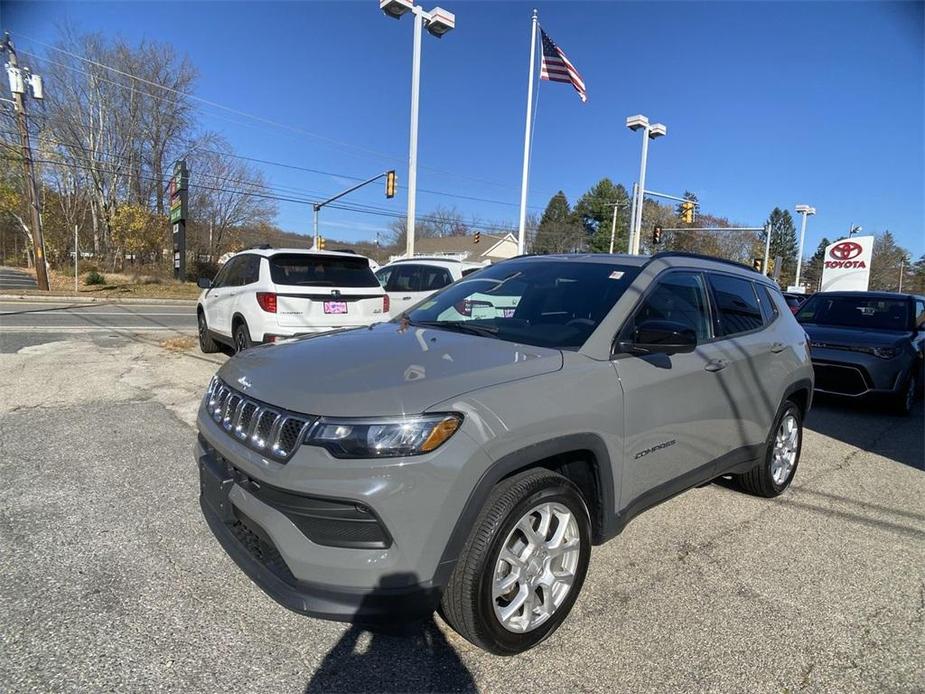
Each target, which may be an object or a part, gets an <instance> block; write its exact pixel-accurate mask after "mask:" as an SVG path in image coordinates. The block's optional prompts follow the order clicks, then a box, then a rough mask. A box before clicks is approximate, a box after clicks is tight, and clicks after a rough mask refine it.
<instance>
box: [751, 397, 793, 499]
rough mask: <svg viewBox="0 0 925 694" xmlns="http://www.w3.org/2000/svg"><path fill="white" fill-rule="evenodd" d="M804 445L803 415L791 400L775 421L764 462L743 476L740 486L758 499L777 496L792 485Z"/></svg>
mask: <svg viewBox="0 0 925 694" xmlns="http://www.w3.org/2000/svg"><path fill="white" fill-rule="evenodd" d="M802 445H803V414H802V412H801V411H800V408H799V407H797V406H796V405H795V404H794V403H793V402H791V401H789V400H788V401H786V402H785V403H784V405H783V407H781V410H780V412H779V413H778V415H777V418H776V419H775V420H774V426H773V427H772V428H771V433H770V435H769V436H768V441H767V445H766V446H765V454H764V459H763V460H762V461H761V462H760V463H759V464H758V465H756V466H755V467H754V468H752V469H751V470H749V471H748V472H746V473H745V474H743V475H740V476H739V478H738V480H739V484H740V485H741V486H742V488H743V489H744V490H745V491H747V492H749V493H751V494H755V495H757V496H764V497H773V496H777V495H778V494H780V493H781V492H783V491H784V490H785V489H786V488H787V487H789V486H790V482H791V481H792V480H793V476H794V475H795V474H796V471H797V464H798V463H799V462H800V448H801V447H802Z"/></svg>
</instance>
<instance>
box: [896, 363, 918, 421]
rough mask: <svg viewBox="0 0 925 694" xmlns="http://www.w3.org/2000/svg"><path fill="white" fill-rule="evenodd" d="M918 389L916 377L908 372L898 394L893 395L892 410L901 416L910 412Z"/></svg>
mask: <svg viewBox="0 0 925 694" xmlns="http://www.w3.org/2000/svg"><path fill="white" fill-rule="evenodd" d="M917 391H918V379H917V378H916V377H915V374H909V377H908V378H907V379H906V382H905V384H904V386H903V388H902V391H901V392H900V393H899V395H894V396H893V411H894V412H895V413H896V414H898V415H901V416H904V417H905V416H907V415H909V414H911V413H912V408H913V406H914V405H915V396H916V393H917Z"/></svg>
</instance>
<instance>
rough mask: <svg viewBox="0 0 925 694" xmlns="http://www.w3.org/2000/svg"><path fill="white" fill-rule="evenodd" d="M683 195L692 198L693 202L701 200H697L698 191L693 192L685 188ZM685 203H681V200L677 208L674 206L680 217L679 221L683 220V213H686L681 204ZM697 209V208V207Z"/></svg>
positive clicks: (687, 198)
mask: <svg viewBox="0 0 925 694" xmlns="http://www.w3.org/2000/svg"><path fill="white" fill-rule="evenodd" d="M681 197H683V198H684V199H685V200H690V201H691V202H694V203H696V202H699V200H697V194H696V193H692V192H690V191H689V190H685V191H684V195H682V196H681ZM683 204H684V203H680V202H679V203H678V204H677V205H676V206H675V208H674V213H675V216H677V217H678V221H679V222H680V220H681V215H682V214H683V213H684V209H683V208H682V207H681V205H683ZM695 209H696V208H695Z"/></svg>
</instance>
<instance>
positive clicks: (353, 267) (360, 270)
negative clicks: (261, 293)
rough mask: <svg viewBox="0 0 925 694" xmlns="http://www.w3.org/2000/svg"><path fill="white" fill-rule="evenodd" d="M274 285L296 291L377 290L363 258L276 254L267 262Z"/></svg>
mask: <svg viewBox="0 0 925 694" xmlns="http://www.w3.org/2000/svg"><path fill="white" fill-rule="evenodd" d="M269 260H270V277H271V278H272V279H273V282H274V283H275V284H288V285H293V286H300V287H378V286H379V282H378V280H376V276H375V275H374V274H373V271H372V270H370V268H369V261H367V260H366V258H362V257H359V258H347V257H342V256H335V255H308V254H305V253H280V254H278V255H274V256H272V257H271V258H270V259H269Z"/></svg>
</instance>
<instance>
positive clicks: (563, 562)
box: [441, 470, 591, 655]
mask: <svg viewBox="0 0 925 694" xmlns="http://www.w3.org/2000/svg"><path fill="white" fill-rule="evenodd" d="M590 554H591V523H590V520H589V518H588V510H587V507H586V506H585V502H584V500H583V499H582V497H581V493H580V492H579V491H578V489H577V488H576V487H575V485H573V484H572V483H571V482H570V481H569V480H567V479H566V478H564V477H562V476H561V475H557V474H555V473H553V472H550V471H548V470H533V471H528V472H525V473H522V474H519V475H515V476H514V477H511V478H509V479H507V480H504V481H503V482H501V483H500V484H499V485H498V486H497V487H496V488H495V489H494V490H493V491H492V493H491V495H490V496H489V498H488V500H487V502H486V503H485V506H484V508H483V510H482V512H481V514H480V515H479V517H478V518H477V519H476V522H475V524H474V526H473V529H472V534H471V535H470V536H469V540H468V542H467V543H466V547H465V549H464V550H463V552H462V554H461V555H460V557H459V560H458V562H457V564H456V568H455V570H454V571H453V575H452V576H451V577H450V581H449V583H448V585H447V588H446V591H445V592H444V594H443V600H442V603H441V614H442V615H443V616H444V618H445V619H446V621H447V622H449V624H450V625H451V626H452V627H453V628H454V629H455V630H456V631H457V632H459V633H460V634H461V635H462V636H463V637H465V638H466V639H468V640H469V641H471V642H472V643H474V644H475V645H477V646H479V647H481V648H484V649H485V650H487V651H490V652H492V653H496V654H498V655H513V654H515V653H520V652H522V651H525V650H527V649H528V648H532V647H533V646H535V645H536V644H538V643H539V642H541V641H542V640H543V639H545V638H546V637H548V636H549V635H550V634H551V633H552V632H554V631H555V630H556V629H558V628H559V625H560V624H562V622H563V621H565V618H566V617H567V616H568V613H569V611H570V610H571V609H572V605H573V604H574V603H575V600H576V599H577V597H578V593H579V591H580V590H581V586H582V584H583V583H584V579H585V573H586V572H587V570H588V560H589V558H590Z"/></svg>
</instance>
